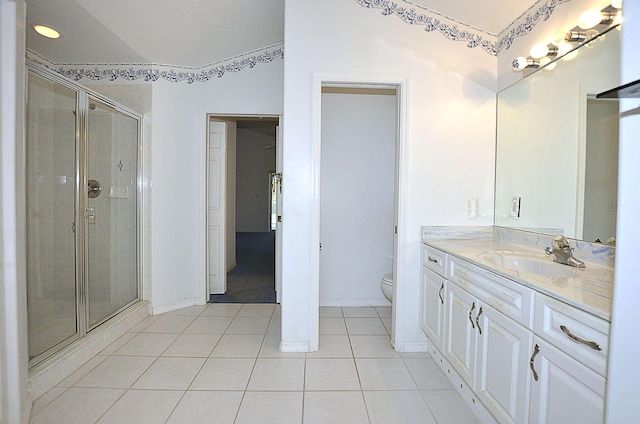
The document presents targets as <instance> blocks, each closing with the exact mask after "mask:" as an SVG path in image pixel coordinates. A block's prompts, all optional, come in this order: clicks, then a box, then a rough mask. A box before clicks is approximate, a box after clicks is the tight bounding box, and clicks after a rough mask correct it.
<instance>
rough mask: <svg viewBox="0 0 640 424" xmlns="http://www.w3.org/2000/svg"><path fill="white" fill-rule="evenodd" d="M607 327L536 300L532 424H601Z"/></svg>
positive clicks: (554, 303)
mask: <svg viewBox="0 0 640 424" xmlns="http://www.w3.org/2000/svg"><path fill="white" fill-rule="evenodd" d="M609 326H610V324H609V322H607V321H605V320H603V319H600V318H597V317H595V316H593V315H591V314H589V313H587V312H585V311H582V310H579V309H577V308H574V307H572V306H569V305H567V304H565V303H563V302H560V301H558V300H555V299H552V298H550V297H549V296H545V295H543V294H540V293H538V294H537V295H536V312H535V322H534V331H535V334H536V337H535V346H534V349H533V351H532V353H531V359H530V364H529V367H530V371H531V374H532V378H531V404H530V419H529V422H530V423H531V424H552V423H565V422H579V423H587V424H600V423H602V422H604V395H605V386H606V378H605V376H606V365H607V353H608V350H609V348H608V339H609Z"/></svg>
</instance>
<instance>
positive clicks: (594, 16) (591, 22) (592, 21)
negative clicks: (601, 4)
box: [578, 9, 602, 29]
mask: <svg viewBox="0 0 640 424" xmlns="http://www.w3.org/2000/svg"><path fill="white" fill-rule="evenodd" d="M600 22H602V12H600V11H599V10H598V9H589V10H587V11H586V12H584V13H583V14H582V15H580V18H578V26H579V27H580V28H582V29H590V28H593V27H594V26H596V25H598V24H599V23H600Z"/></svg>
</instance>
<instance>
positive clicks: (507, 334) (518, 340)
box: [443, 263, 533, 423]
mask: <svg viewBox="0 0 640 424" xmlns="http://www.w3.org/2000/svg"><path fill="white" fill-rule="evenodd" d="M449 265H451V263H449ZM468 275H469V274H467V276H468ZM467 282H468V283H469V285H468V286H469V287H470V286H471V284H472V283H473V278H471V280H467ZM503 283H504V282H503ZM487 294H489V293H487ZM446 299H447V304H446V306H447V308H446V320H445V350H444V352H443V354H444V356H445V358H446V359H447V360H448V361H449V363H450V364H451V366H453V368H455V369H456V371H457V372H458V374H459V375H460V376H461V377H462V378H463V379H464V380H465V381H466V382H467V384H468V385H469V386H470V387H471V388H472V390H473V391H474V392H475V394H476V396H477V397H478V398H479V399H480V400H481V402H482V403H483V404H484V405H485V407H486V408H487V409H488V410H489V411H490V412H491V414H492V415H493V416H494V417H495V418H496V419H497V420H498V421H499V422H503V423H524V422H526V417H527V404H528V387H529V380H528V374H527V368H526V367H524V366H521V364H523V363H526V360H527V358H528V355H529V353H530V351H531V347H532V341H533V335H532V333H531V331H530V330H529V329H528V328H525V327H523V326H522V325H520V324H518V323H517V322H515V321H514V320H513V319H511V318H508V317H507V316H505V315H503V314H502V313H500V312H498V311H497V310H495V309H494V308H493V307H491V306H490V305H489V304H488V303H487V302H485V301H482V300H480V299H479V298H478V297H477V296H474V295H472V294H471V293H469V292H467V291H466V290H463V289H462V288H460V287H458V286H457V285H456V284H453V283H451V282H449V284H448V285H447V294H446Z"/></svg>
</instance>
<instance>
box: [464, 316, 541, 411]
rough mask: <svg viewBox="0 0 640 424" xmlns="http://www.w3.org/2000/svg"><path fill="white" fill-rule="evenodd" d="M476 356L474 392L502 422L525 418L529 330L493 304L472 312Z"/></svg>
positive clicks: (530, 335) (530, 347) (530, 337)
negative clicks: (475, 337)
mask: <svg viewBox="0 0 640 424" xmlns="http://www.w3.org/2000/svg"><path fill="white" fill-rule="evenodd" d="M476 323H477V325H476V330H477V338H478V356H477V359H476V387H475V392H476V394H477V396H478V397H479V398H480V400H482V403H484V404H485V405H486V406H487V407H488V408H489V410H490V411H491V412H492V413H493V415H494V416H495V417H496V418H498V421H499V422H502V423H524V422H526V421H527V404H528V401H529V396H528V387H529V368H528V367H527V366H526V365H527V363H528V361H529V355H531V349H532V346H533V334H532V333H531V331H529V330H528V329H527V328H524V327H523V326H521V325H520V324H517V323H516V322H515V321H513V320H512V319H510V318H507V317H505V316H504V315H502V314H501V313H500V312H497V311H496V310H495V309H493V308H489V307H486V306H485V305H482V304H480V307H479V308H478V311H477V314H476Z"/></svg>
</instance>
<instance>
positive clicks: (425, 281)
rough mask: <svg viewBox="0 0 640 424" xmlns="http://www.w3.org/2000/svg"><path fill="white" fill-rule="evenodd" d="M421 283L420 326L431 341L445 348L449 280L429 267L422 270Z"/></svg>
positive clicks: (437, 346)
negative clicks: (421, 306) (445, 312)
mask: <svg viewBox="0 0 640 424" xmlns="http://www.w3.org/2000/svg"><path fill="white" fill-rule="evenodd" d="M421 278H422V281H421V284H420V302H421V304H422V305H424V307H423V308H420V327H421V328H422V331H424V332H425V334H426V335H427V336H428V337H429V340H431V343H433V345H434V346H435V347H436V348H437V349H438V350H439V351H441V352H442V351H443V350H444V319H445V317H444V309H445V294H446V292H445V289H446V285H447V282H446V280H445V279H444V277H443V276H441V275H438V274H436V273H435V272H433V271H431V270H430V269H429V268H426V267H425V268H424V269H423V270H422V277H421Z"/></svg>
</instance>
